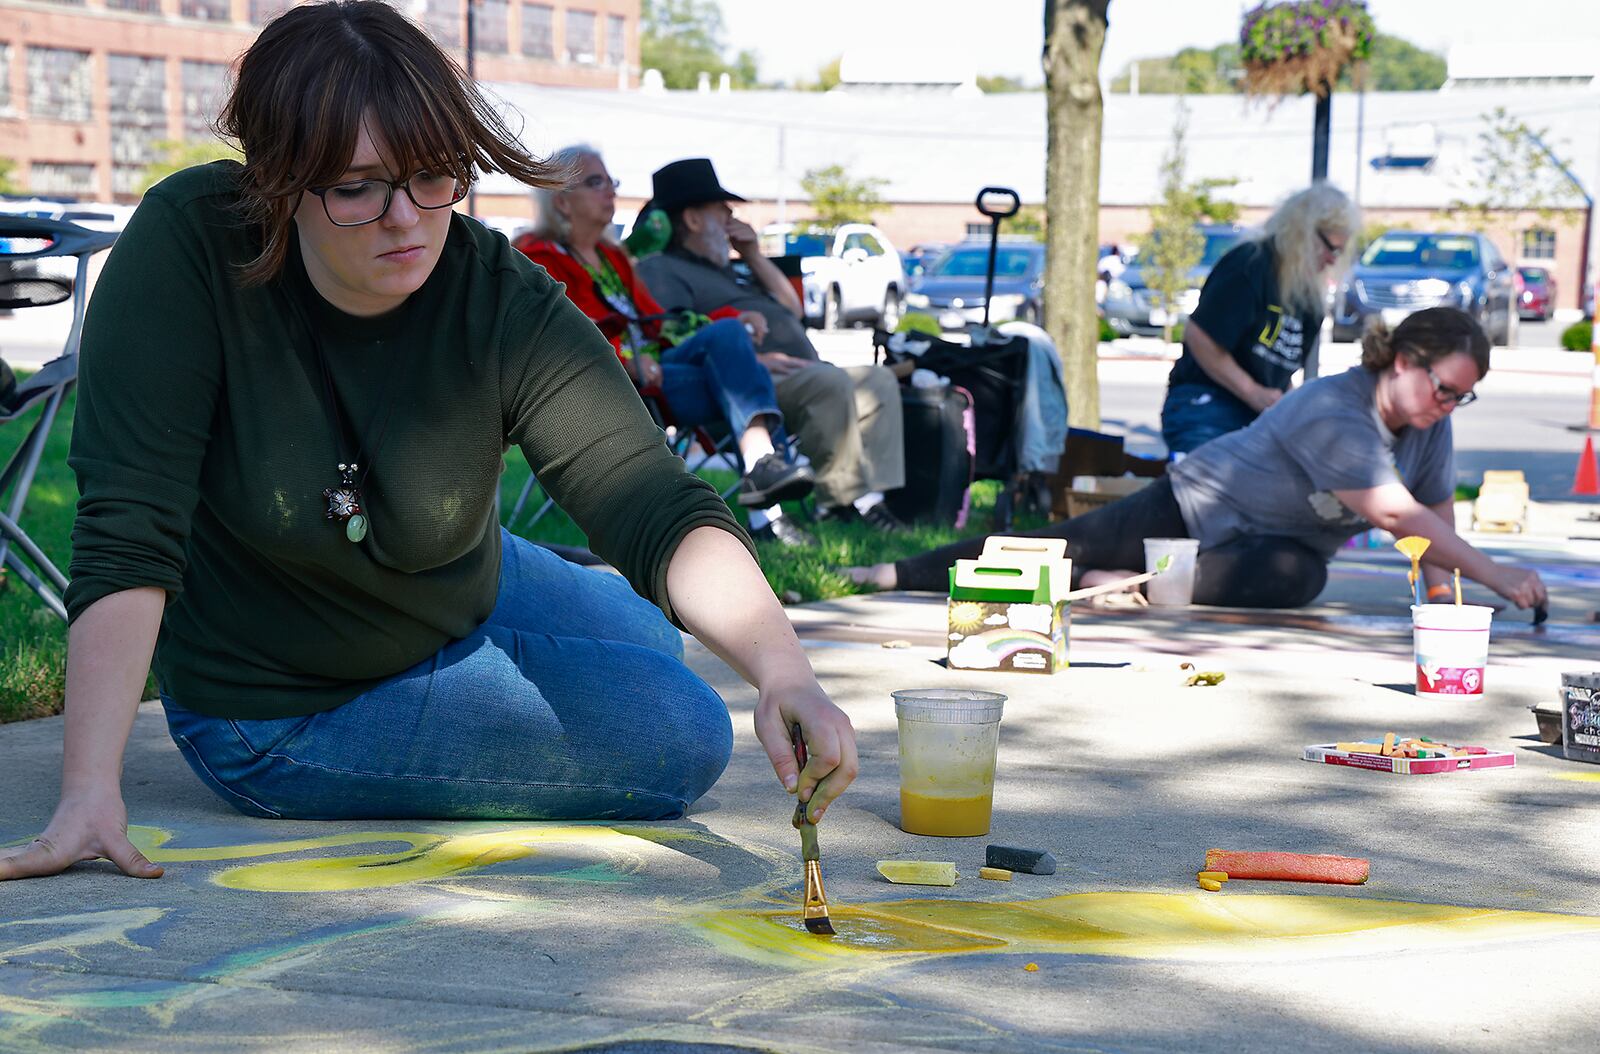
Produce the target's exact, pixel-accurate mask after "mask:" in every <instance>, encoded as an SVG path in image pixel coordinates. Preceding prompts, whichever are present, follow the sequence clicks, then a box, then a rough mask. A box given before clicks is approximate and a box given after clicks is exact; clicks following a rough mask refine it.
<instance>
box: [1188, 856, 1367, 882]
mask: <svg viewBox="0 0 1600 1054" xmlns="http://www.w3.org/2000/svg"><path fill="white" fill-rule="evenodd" d="M1206 870H1207V871H1226V872H1227V873H1228V878H1229V879H1230V880H1231V879H1240V878H1254V879H1262V880H1266V881H1269V882H1332V883H1336V884H1339V885H1347V886H1358V885H1360V884H1361V883H1363V882H1365V881H1366V880H1367V878H1368V876H1369V875H1370V874H1371V873H1372V865H1371V863H1370V862H1369V861H1366V860H1362V859H1360V858H1359V857H1353V856H1323V855H1315V854H1309V853H1276V852H1265V853H1253V852H1237V851H1234V850H1229V849H1207V850H1206Z"/></svg>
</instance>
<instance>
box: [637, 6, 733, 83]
mask: <svg viewBox="0 0 1600 1054" xmlns="http://www.w3.org/2000/svg"><path fill="white" fill-rule="evenodd" d="M723 32H724V27H723V24H722V8H721V7H720V6H719V5H718V4H717V2H716V0H644V2H643V3H642V4H641V5H640V8H639V63H640V65H641V66H643V67H644V68H645V69H657V70H660V71H661V79H662V81H663V82H665V84H666V86H667V87H669V88H694V87H695V86H696V85H698V84H699V82H700V74H701V73H709V74H710V75H711V78H712V80H713V81H714V80H716V79H717V78H719V77H720V76H721V75H722V74H724V73H726V74H728V76H729V79H730V80H731V81H732V82H733V86H734V87H735V88H754V87H757V86H758V84H759V81H760V78H759V76H758V73H757V70H756V58H755V53H754V52H751V51H741V52H740V53H739V54H738V55H737V56H735V57H734V59H733V60H732V61H731V62H730V61H728V60H726V59H724V58H723V48H724V47H725V44H724V42H723Z"/></svg>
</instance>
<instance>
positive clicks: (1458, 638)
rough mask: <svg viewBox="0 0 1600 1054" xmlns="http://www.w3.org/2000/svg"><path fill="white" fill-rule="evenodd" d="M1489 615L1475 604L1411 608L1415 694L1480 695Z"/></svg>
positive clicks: (1487, 652)
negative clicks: (1415, 676)
mask: <svg viewBox="0 0 1600 1054" xmlns="http://www.w3.org/2000/svg"><path fill="white" fill-rule="evenodd" d="M1493 616H1494V609H1493V608H1489V607H1483V606H1482V605H1479V604H1421V605H1416V604H1414V605H1412V607H1411V636H1412V648H1413V653H1414V656H1415V660H1416V666H1417V694H1418V695H1473V696H1481V695H1483V671H1484V668H1485V667H1486V666H1488V665H1489V621H1490V619H1491V618H1493Z"/></svg>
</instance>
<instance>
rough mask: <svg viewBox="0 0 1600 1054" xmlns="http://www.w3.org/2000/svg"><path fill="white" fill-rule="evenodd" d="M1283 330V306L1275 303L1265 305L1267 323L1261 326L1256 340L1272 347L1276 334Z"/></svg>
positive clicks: (1276, 337)
mask: <svg viewBox="0 0 1600 1054" xmlns="http://www.w3.org/2000/svg"><path fill="white" fill-rule="evenodd" d="M1282 330H1283V308H1281V307H1279V306H1278V305H1276V304H1268V305H1267V324H1266V325H1265V326H1262V327H1261V336H1259V337H1257V338H1256V340H1257V341H1258V342H1259V343H1261V344H1265V345H1266V346H1267V347H1269V348H1270V347H1272V346H1273V345H1274V344H1276V343H1278V334H1279V333H1280V332H1282Z"/></svg>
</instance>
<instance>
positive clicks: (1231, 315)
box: [1161, 183, 1361, 460]
mask: <svg viewBox="0 0 1600 1054" xmlns="http://www.w3.org/2000/svg"><path fill="white" fill-rule="evenodd" d="M1360 227H1361V216H1360V213H1359V212H1358V210H1357V209H1356V207H1355V204H1354V203H1352V202H1351V200H1350V199H1349V198H1348V197H1346V196H1345V195H1344V193H1343V192H1342V191H1340V190H1339V189H1338V188H1337V187H1334V186H1332V185H1330V184H1327V183H1314V184H1312V185H1311V186H1310V187H1308V188H1307V189H1305V190H1302V191H1300V192H1298V193H1296V194H1293V195H1291V196H1290V197H1289V198H1288V200H1286V201H1284V203H1283V204H1282V205H1280V206H1278V208H1277V211H1275V212H1274V213H1273V214H1272V215H1271V216H1270V217H1269V218H1268V219H1267V222H1266V223H1265V224H1263V225H1262V229H1261V233H1260V234H1259V235H1257V236H1255V237H1252V238H1249V239H1247V240H1245V241H1244V242H1242V243H1240V244H1239V245H1236V246H1234V248H1232V249H1231V250H1229V251H1228V253H1227V254H1226V255H1225V256H1223V258H1222V259H1221V260H1218V261H1217V265H1216V267H1214V268H1212V271H1211V274H1210V276H1209V277H1208V278H1207V279H1206V283H1205V286H1204V287H1203V288H1202V289H1201V290H1200V304H1199V306H1198V307H1196V308H1195V310H1194V313H1193V314H1192V315H1190V316H1189V321H1188V322H1187V323H1186V324H1185V325H1184V330H1183V355H1182V357H1181V358H1179V359H1178V361H1177V363H1176V364H1174V365H1173V367H1172V373H1171V375H1170V376H1169V377H1168V379H1167V399H1166V403H1165V404H1164V405H1163V406H1162V408H1161V435H1162V438H1163V439H1165V440H1166V443H1167V449H1168V450H1169V451H1170V452H1171V453H1172V456H1173V459H1174V460H1177V459H1180V458H1181V457H1182V456H1183V455H1185V454H1187V453H1188V452H1189V451H1191V450H1193V449H1194V448H1196V447H1198V446H1199V445H1200V444H1202V443H1205V442H1207V441H1209V440H1212V439H1215V438H1216V437H1217V436H1219V435H1222V434H1224V433H1226V432H1232V431H1235V430H1236V429H1240V428H1243V427H1244V426H1245V425H1247V424H1249V423H1250V422H1251V421H1253V420H1255V419H1256V417H1257V415H1259V414H1260V413H1261V412H1262V411H1263V410H1265V409H1267V407H1269V406H1271V405H1272V404H1273V403H1276V402H1277V401H1278V399H1279V398H1280V397H1282V395H1283V393H1284V392H1286V391H1288V390H1289V387H1290V385H1291V384H1292V383H1293V378H1294V374H1295V372H1296V371H1297V370H1299V369H1301V367H1302V366H1303V365H1304V364H1305V361H1306V359H1307V357H1308V356H1309V355H1310V353H1311V351H1312V349H1313V348H1315V347H1316V344H1317V339H1318V336H1319V334H1320V332H1321V330H1322V313H1323V298H1324V296H1325V294H1326V291H1327V281H1328V276H1329V275H1330V274H1332V273H1336V272H1337V271H1339V270H1340V269H1342V268H1343V267H1344V265H1345V264H1346V262H1347V261H1348V260H1349V257H1350V248H1351V246H1350V239H1351V235H1352V233H1353V232H1355V231H1357V230H1359V229H1360Z"/></svg>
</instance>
